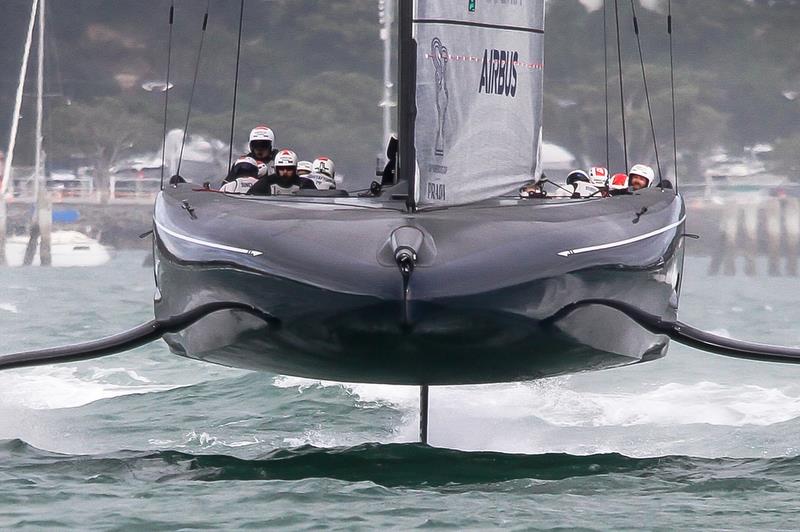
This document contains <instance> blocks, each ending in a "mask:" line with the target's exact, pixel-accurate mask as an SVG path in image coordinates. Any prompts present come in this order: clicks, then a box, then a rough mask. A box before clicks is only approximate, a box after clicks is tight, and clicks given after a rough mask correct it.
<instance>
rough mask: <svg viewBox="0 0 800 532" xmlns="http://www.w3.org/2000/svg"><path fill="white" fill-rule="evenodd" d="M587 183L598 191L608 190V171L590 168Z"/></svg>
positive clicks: (595, 167)
mask: <svg viewBox="0 0 800 532" xmlns="http://www.w3.org/2000/svg"><path fill="white" fill-rule="evenodd" d="M589 182H590V183H591V184H593V185H594V186H596V187H597V188H600V189H603V188H608V169H607V168H604V167H602V166H592V167H591V168H590V169H589Z"/></svg>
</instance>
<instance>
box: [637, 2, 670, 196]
mask: <svg viewBox="0 0 800 532" xmlns="http://www.w3.org/2000/svg"><path fill="white" fill-rule="evenodd" d="M631 13H632V14H633V32H634V33H635V34H636V46H637V47H638V48H639V63H640V64H641V65H642V82H643V83H644V97H645V100H646V101H647V114H648V116H649V117H650V132H651V133H652V134H653V151H655V153H656V168H657V169H658V181H659V183H660V182H661V181H662V180H663V176H662V175H661V159H660V158H659V156H658V141H656V124H655V121H654V120H653V108H652V106H651V105H650V90H649V88H648V86H647V71H646V70H645V67H644V53H643V52H642V39H641V38H640V36H639V19H638V18H637V17H636V3H635V1H634V0H631Z"/></svg>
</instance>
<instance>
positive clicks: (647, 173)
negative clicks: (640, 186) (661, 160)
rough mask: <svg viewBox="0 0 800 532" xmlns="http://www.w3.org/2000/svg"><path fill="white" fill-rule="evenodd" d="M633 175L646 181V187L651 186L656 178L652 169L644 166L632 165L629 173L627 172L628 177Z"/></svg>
mask: <svg viewBox="0 0 800 532" xmlns="http://www.w3.org/2000/svg"><path fill="white" fill-rule="evenodd" d="M634 174H635V175H640V176H642V177H643V178H645V179H647V186H648V187H649V186H651V185H652V184H653V180H654V179H655V177H656V174H655V172H653V169H652V168H651V167H649V166H647V165H646V164H635V165H633V168H631V171H630V172H628V176H632V175H634Z"/></svg>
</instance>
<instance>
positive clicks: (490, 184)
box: [413, 0, 544, 208]
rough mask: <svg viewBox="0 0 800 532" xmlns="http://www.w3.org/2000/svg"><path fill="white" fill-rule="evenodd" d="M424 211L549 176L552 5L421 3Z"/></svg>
mask: <svg viewBox="0 0 800 532" xmlns="http://www.w3.org/2000/svg"><path fill="white" fill-rule="evenodd" d="M413 37H414V40H415V42H416V46H417V68H416V108H417V114H416V121H415V124H414V146H415V150H416V163H417V167H418V168H417V175H416V176H415V177H416V179H415V181H416V182H415V186H414V187H413V195H414V203H415V205H417V206H418V207H423V208H424V207H434V206H447V205H459V204H464V203H471V202H474V201H479V200H482V199H485V198H489V197H494V196H499V195H502V194H505V193H509V192H512V191H515V190H516V189H517V188H518V187H520V186H521V185H523V184H524V183H525V182H528V181H530V180H531V179H536V178H538V177H539V176H540V175H541V168H540V164H539V157H540V156H539V154H540V144H541V119H542V80H543V63H544V0H463V1H462V0H417V2H416V11H415V15H414V34H413Z"/></svg>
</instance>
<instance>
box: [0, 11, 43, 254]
mask: <svg viewBox="0 0 800 532" xmlns="http://www.w3.org/2000/svg"><path fill="white" fill-rule="evenodd" d="M38 8H39V0H33V2H32V3H31V17H30V21H29V22H28V36H27V37H26V38H25V47H24V48H23V52H22V65H21V66H20V69H19V82H18V83H17V94H16V97H15V98H14V114H13V115H12V118H11V133H10V135H9V139H8V150H6V160H5V165H4V167H3V181H2V183H0V265H4V264H5V263H6V257H5V250H6V246H5V244H6V214H7V208H6V193H7V191H8V189H9V186H11V182H12V175H11V167H12V164H13V162H14V146H15V145H16V143H17V129H18V128H19V117H20V112H21V109H22V92H23V89H24V87H25V77H26V76H27V74H28V58H29V57H30V53H31V44H32V42H33V28H34V26H35V23H36V10H37V9H38Z"/></svg>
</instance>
